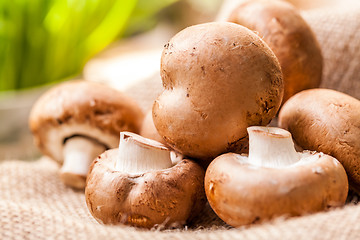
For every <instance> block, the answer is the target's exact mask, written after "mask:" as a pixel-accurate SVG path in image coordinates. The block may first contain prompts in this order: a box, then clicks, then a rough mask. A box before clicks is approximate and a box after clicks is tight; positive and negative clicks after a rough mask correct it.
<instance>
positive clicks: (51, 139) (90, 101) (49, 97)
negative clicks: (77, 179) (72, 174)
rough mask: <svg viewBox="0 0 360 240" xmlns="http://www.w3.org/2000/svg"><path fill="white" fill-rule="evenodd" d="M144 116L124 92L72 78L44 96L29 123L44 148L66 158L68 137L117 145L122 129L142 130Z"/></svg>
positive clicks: (51, 155)
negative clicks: (63, 148)
mask: <svg viewBox="0 0 360 240" xmlns="http://www.w3.org/2000/svg"><path fill="white" fill-rule="evenodd" d="M142 120H143V113H142V111H141V109H140V108H139V106H138V105H137V104H136V103H135V102H134V101H133V100H132V99H130V98H129V97H127V96H125V95H124V94H122V93H121V92H119V91H117V90H115V89H112V88H110V87H107V86H105V85H102V84H99V83H94V82H87V81H71V82H66V83H63V84H60V85H58V86H56V87H54V88H52V89H50V90H49V91H48V92H46V93H45V94H44V95H43V96H41V97H40V99H39V100H38V101H37V102H36V103H35V105H34V106H33V109H32V111H31V113H30V119H29V125H30V129H31V131H32V133H33V135H34V140H35V144H36V145H37V146H38V147H39V149H40V150H41V152H43V153H44V154H45V155H48V156H50V157H51V158H53V159H55V160H57V161H59V162H62V161H63V153H62V147H63V144H64V142H65V140H66V139H67V138H70V137H72V136H77V135H79V136H84V137H87V138H89V139H92V140H94V141H97V142H99V143H100V144H103V145H105V146H106V147H107V148H113V147H116V146H117V145H118V143H119V132H120V131H131V132H138V131H139V129H140V126H141V123H142Z"/></svg>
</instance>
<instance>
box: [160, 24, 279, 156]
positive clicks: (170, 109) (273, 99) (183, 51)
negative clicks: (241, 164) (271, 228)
mask: <svg viewBox="0 0 360 240" xmlns="http://www.w3.org/2000/svg"><path fill="white" fill-rule="evenodd" d="M161 78H162V81H163V85H164V88H165V89H164V91H163V93H162V94H161V95H160V96H159V97H158V98H157V99H156V101H155V103H154V105H153V119H154V124H155V126H156V128H157V130H158V132H159V134H160V136H162V137H163V138H164V140H165V141H166V142H167V144H169V145H170V146H171V147H172V148H174V149H175V150H176V151H178V152H180V153H182V154H184V155H186V156H189V157H191V158H196V159H203V160H204V161H205V162H207V163H209V162H210V161H211V160H212V159H213V158H215V157H216V156H218V155H219V154H221V153H224V152H229V151H235V152H241V151H246V150H245V148H246V146H247V142H248V141H247V139H246V136H247V132H246V128H247V127H248V126H251V125H267V124H268V123H269V122H270V121H271V119H272V118H273V117H274V116H275V114H276V112H277V111H278V109H279V107H280V103H281V100H282V95H283V81H282V73H281V70H280V65H279V63H278V61H277V59H276V57H275V55H274V53H273V52H272V51H271V49H270V48H269V47H268V46H267V45H266V43H265V42H263V41H262V40H261V39H260V37H259V36H257V35H256V34H255V33H253V32H252V31H250V30H249V29H247V28H245V27H242V26H240V25H237V24H234V23H226V22H224V23H220V22H214V23H206V24H199V25H195V26H191V27H188V28H186V29H184V30H182V31H181V32H179V33H178V34H176V35H175V36H174V37H173V38H172V39H171V40H170V42H169V43H168V44H166V45H165V49H164V50H163V53H162V57H161Z"/></svg>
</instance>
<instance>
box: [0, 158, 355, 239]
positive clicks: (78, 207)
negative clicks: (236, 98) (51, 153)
mask: <svg viewBox="0 0 360 240" xmlns="http://www.w3.org/2000/svg"><path fill="white" fill-rule="evenodd" d="M57 171H58V165H57V164H56V163H55V162H53V161H51V160H50V159H48V158H42V159H40V160H37V161H32V162H24V161H17V160H9V161H2V162H0V239H49V238H56V239H101V238H106V239H115V238H117V239H153V238H156V239H188V238H189V239H204V240H210V239H244V238H246V239H350V238H352V239H359V238H360V225H358V224H354V223H356V222H357V219H359V218H360V206H357V205H354V204H352V203H349V204H347V205H346V206H345V207H343V208H340V209H334V210H331V211H328V212H323V213H318V214H313V215H309V216H303V217H297V218H291V219H288V220H284V219H278V220H276V221H275V222H272V223H267V224H262V225H254V226H252V227H248V228H241V229H234V228H230V227H229V226H227V225H225V224H224V222H222V221H221V220H220V219H219V218H217V217H216V215H215V214H214V213H213V212H212V211H211V209H210V208H209V206H206V208H205V209H204V210H203V212H202V213H201V215H200V217H199V218H198V219H197V220H196V222H193V223H191V224H189V225H188V226H187V227H184V228H182V229H177V230H165V231H158V230H151V231H148V230H142V229H137V228H133V227H125V226H105V225H101V224H99V223H97V222H96V221H95V220H94V219H93V218H92V217H91V215H90V213H89V212H88V210H87V207H86V204H85V199H84V194H83V192H81V191H74V190H72V189H70V188H67V187H65V186H64V185H63V184H62V183H61V182H60V180H59V178H58V175H57Z"/></svg>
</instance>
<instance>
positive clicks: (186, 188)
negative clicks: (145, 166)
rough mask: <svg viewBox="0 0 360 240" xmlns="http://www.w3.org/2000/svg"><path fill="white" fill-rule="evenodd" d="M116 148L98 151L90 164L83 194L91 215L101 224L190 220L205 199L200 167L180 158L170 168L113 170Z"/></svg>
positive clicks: (168, 223) (143, 224)
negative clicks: (98, 153) (132, 170)
mask: <svg viewBox="0 0 360 240" xmlns="http://www.w3.org/2000/svg"><path fill="white" fill-rule="evenodd" d="M117 156H118V149H111V150H108V151H106V152H104V153H103V154H101V155H100V156H99V157H98V158H97V159H96V160H95V161H94V162H93V164H92V166H91V167H90V171H89V175H88V178H87V183H86V188H85V197H86V203H87V206H88V208H89V211H90V212H91V214H92V215H93V217H94V218H95V219H96V220H97V221H98V222H101V223H104V224H126V225H132V226H137V227H144V228H152V227H154V226H155V225H157V224H159V225H163V226H165V227H168V226H174V225H175V226H176V225H182V224H184V223H185V222H186V220H188V219H189V220H191V219H192V218H193V217H194V216H196V215H197V214H198V213H199V212H200V210H201V209H202V207H203V205H204V203H205V201H206V200H205V199H206V198H205V192H204V187H203V186H204V185H203V184H204V170H203V169H202V168H201V167H200V166H199V165H198V164H196V163H195V162H192V161H190V160H187V159H185V160H182V161H180V162H179V163H178V164H176V165H174V166H173V167H171V168H168V169H163V170H153V171H150V172H146V173H142V174H128V173H125V172H119V171H116V170H115V168H114V166H115V161H116V159H117Z"/></svg>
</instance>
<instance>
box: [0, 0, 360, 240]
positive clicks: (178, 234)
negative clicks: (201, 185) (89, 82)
mask: <svg viewBox="0 0 360 240" xmlns="http://www.w3.org/2000/svg"><path fill="white" fill-rule="evenodd" d="M303 16H304V18H305V19H306V20H307V21H308V22H309V24H310V25H311V27H312V28H313V29H314V32H315V33H316V35H317V37H318V40H319V42H320V44H321V46H322V50H323V55H324V60H325V68H324V75H323V83H322V87H328V88H333V89H337V90H340V91H343V92H346V93H348V94H350V95H352V96H355V97H357V98H360V30H359V29H360V8H359V7H358V6H355V5H352V6H344V7H342V8H339V7H337V8H330V9H326V8H324V9H314V10H309V11H307V12H303ZM159 81H160V78H159V77H158V76H156V77H154V78H151V79H148V80H146V81H145V82H143V83H142V84H140V85H139V86H136V87H134V88H132V89H129V91H128V93H129V95H131V96H132V97H134V98H136V99H137V101H138V102H139V103H140V104H141V106H142V107H143V109H148V108H149V107H150V106H151V104H152V101H153V99H154V98H155V97H156V95H157V94H158V93H160V91H161V83H160V82H159ZM19 151H21V150H19ZM58 168H59V166H57V165H56V164H55V163H54V162H53V161H51V160H50V159H48V158H41V159H40V160H36V161H35V160H34V161H30V162H25V161H18V160H6V161H1V162H0V239H204V240H211V239H360V225H359V224H357V220H358V219H360V206H359V205H354V204H353V203H348V204H347V205H346V206H345V207H343V208H338V209H332V210H330V211H328V212H322V213H317V214H313V215H308V216H303V217H296V218H290V219H286V220H285V219H277V220H275V221H274V222H271V223H265V224H261V225H254V226H251V227H246V228H240V229H234V228H230V227H229V226H227V225H225V224H224V223H223V222H222V221H221V220H220V219H219V218H217V217H216V215H215V214H214V213H213V212H212V211H211V209H210V208H209V206H206V208H205V209H204V211H203V212H202V213H201V215H200V216H199V218H198V219H197V220H196V222H193V223H191V224H189V225H188V226H186V227H185V228H183V229H178V230H165V231H157V230H153V231H147V230H141V229H136V228H132V227H126V226H104V225H101V224H99V223H97V222H96V221H95V220H94V219H93V218H92V217H91V215H90V214H89V212H88V210H87V207H86V204H85V199H84V194H83V192H81V191H74V190H72V189H70V188H67V187H65V186H64V185H63V184H62V183H61V182H60V181H59V177H58V173H57V172H58ZM355 200H356V196H355Z"/></svg>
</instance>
